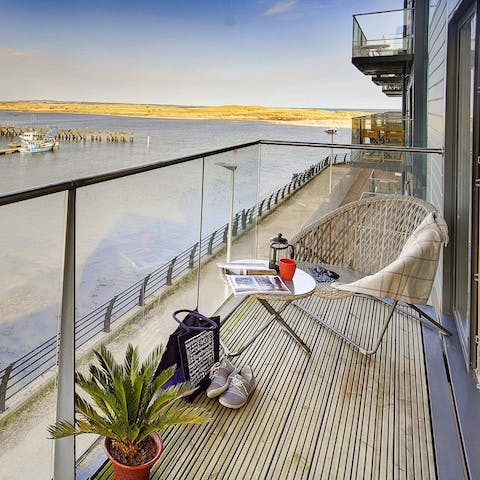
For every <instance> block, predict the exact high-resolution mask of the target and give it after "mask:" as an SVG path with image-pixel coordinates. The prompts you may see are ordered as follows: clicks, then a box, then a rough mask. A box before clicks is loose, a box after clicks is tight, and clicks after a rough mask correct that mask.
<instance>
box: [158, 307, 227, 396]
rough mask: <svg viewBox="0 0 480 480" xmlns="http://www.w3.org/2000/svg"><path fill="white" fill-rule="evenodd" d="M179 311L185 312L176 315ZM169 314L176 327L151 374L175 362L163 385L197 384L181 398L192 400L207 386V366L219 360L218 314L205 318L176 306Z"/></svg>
mask: <svg viewBox="0 0 480 480" xmlns="http://www.w3.org/2000/svg"><path fill="white" fill-rule="evenodd" d="M183 313H185V314H186V315H185V317H184V318H183V319H180V318H179V315H180V314H183ZM173 318H174V320H175V321H176V322H178V327H177V328H176V330H175V331H174V332H173V333H172V334H171V335H170V338H169V339H168V342H167V347H166V349H165V352H164V354H163V356H162V359H161V360H160V364H159V366H158V368H157V372H156V373H155V375H158V373H160V372H161V371H162V370H165V369H166V368H168V367H171V366H172V365H175V364H176V365H177V368H176V370H175V374H174V375H173V377H172V378H171V379H170V380H169V381H168V382H167V383H166V384H165V385H164V387H168V386H171V385H176V384H177V383H182V382H187V381H189V382H191V383H192V384H193V385H194V386H196V387H199V389H198V390H197V391H195V393H193V394H192V395H190V396H189V397H186V398H185V399H186V400H189V401H192V400H193V399H194V398H195V397H196V396H197V395H198V393H200V391H202V390H205V389H206V388H207V387H208V385H209V383H210V379H209V374H210V368H211V367H212V365H213V364H214V363H215V362H218V360H219V353H220V317H211V318H209V317H206V316H205V315H202V314H201V313H199V312H198V311H197V310H177V311H176V312H174V313H173Z"/></svg>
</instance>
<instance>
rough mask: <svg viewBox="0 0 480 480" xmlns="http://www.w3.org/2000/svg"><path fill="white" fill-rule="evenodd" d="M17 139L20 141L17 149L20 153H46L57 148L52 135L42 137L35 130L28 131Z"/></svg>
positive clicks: (42, 135) (41, 134)
mask: <svg viewBox="0 0 480 480" xmlns="http://www.w3.org/2000/svg"><path fill="white" fill-rule="evenodd" d="M18 137H19V138H20V140H21V144H20V147H19V148H18V149H19V151H20V152H22V153H39V152H48V151H49V150H53V149H54V148H55V147H57V146H58V141H57V140H56V139H55V137H54V136H53V135H52V134H50V133H47V134H46V135H44V134H43V133H40V132H38V131H37V130H28V131H26V132H24V133H22V134H21V135H19V136H18Z"/></svg>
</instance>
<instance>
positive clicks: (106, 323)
mask: <svg viewBox="0 0 480 480" xmlns="http://www.w3.org/2000/svg"><path fill="white" fill-rule="evenodd" d="M117 297H118V295H115V296H114V297H113V298H112V299H111V300H110V303H109V304H108V307H107V310H106V311H105V317H104V319H103V331H104V332H105V333H110V325H111V323H112V311H113V306H114V305H115V301H116V300H117Z"/></svg>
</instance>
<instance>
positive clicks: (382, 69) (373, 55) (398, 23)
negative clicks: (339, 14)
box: [352, 9, 413, 75]
mask: <svg viewBox="0 0 480 480" xmlns="http://www.w3.org/2000/svg"><path fill="white" fill-rule="evenodd" d="M412 15H413V13H412V10H411V9H402V10H389V11H384V12H374V13H364V14H357V15H354V16H353V43H352V63H353V64H354V65H355V66H356V67H357V68H358V69H359V70H360V71H361V72H362V73H364V74H365V75H385V74H397V75H402V74H405V73H408V70H409V67H410V65H411V63H412V60H413V42H412V33H411V29H412Z"/></svg>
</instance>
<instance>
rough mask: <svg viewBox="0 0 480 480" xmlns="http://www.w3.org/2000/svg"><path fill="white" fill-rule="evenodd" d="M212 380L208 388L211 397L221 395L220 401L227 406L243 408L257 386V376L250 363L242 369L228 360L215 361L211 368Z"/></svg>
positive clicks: (208, 394)
mask: <svg viewBox="0 0 480 480" xmlns="http://www.w3.org/2000/svg"><path fill="white" fill-rule="evenodd" d="M210 378H211V380H212V382H211V383H210V385H209V387H208V388H207V396H208V397H209V398H216V397H220V398H219V399H218V401H219V402H220V404H221V405H223V406H224V407H227V408H241V407H243V406H244V405H245V404H246V403H247V400H248V397H249V396H250V394H251V393H252V391H253V389H254V388H255V378H254V376H253V372H252V369H251V367H250V366H249V365H245V366H244V367H243V368H242V369H241V370H240V371H237V370H236V369H235V367H234V366H233V365H232V364H231V363H230V362H229V361H228V360H227V359H223V360H222V361H221V362H217V363H215V364H214V365H213V366H212V368H211V370H210Z"/></svg>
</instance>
